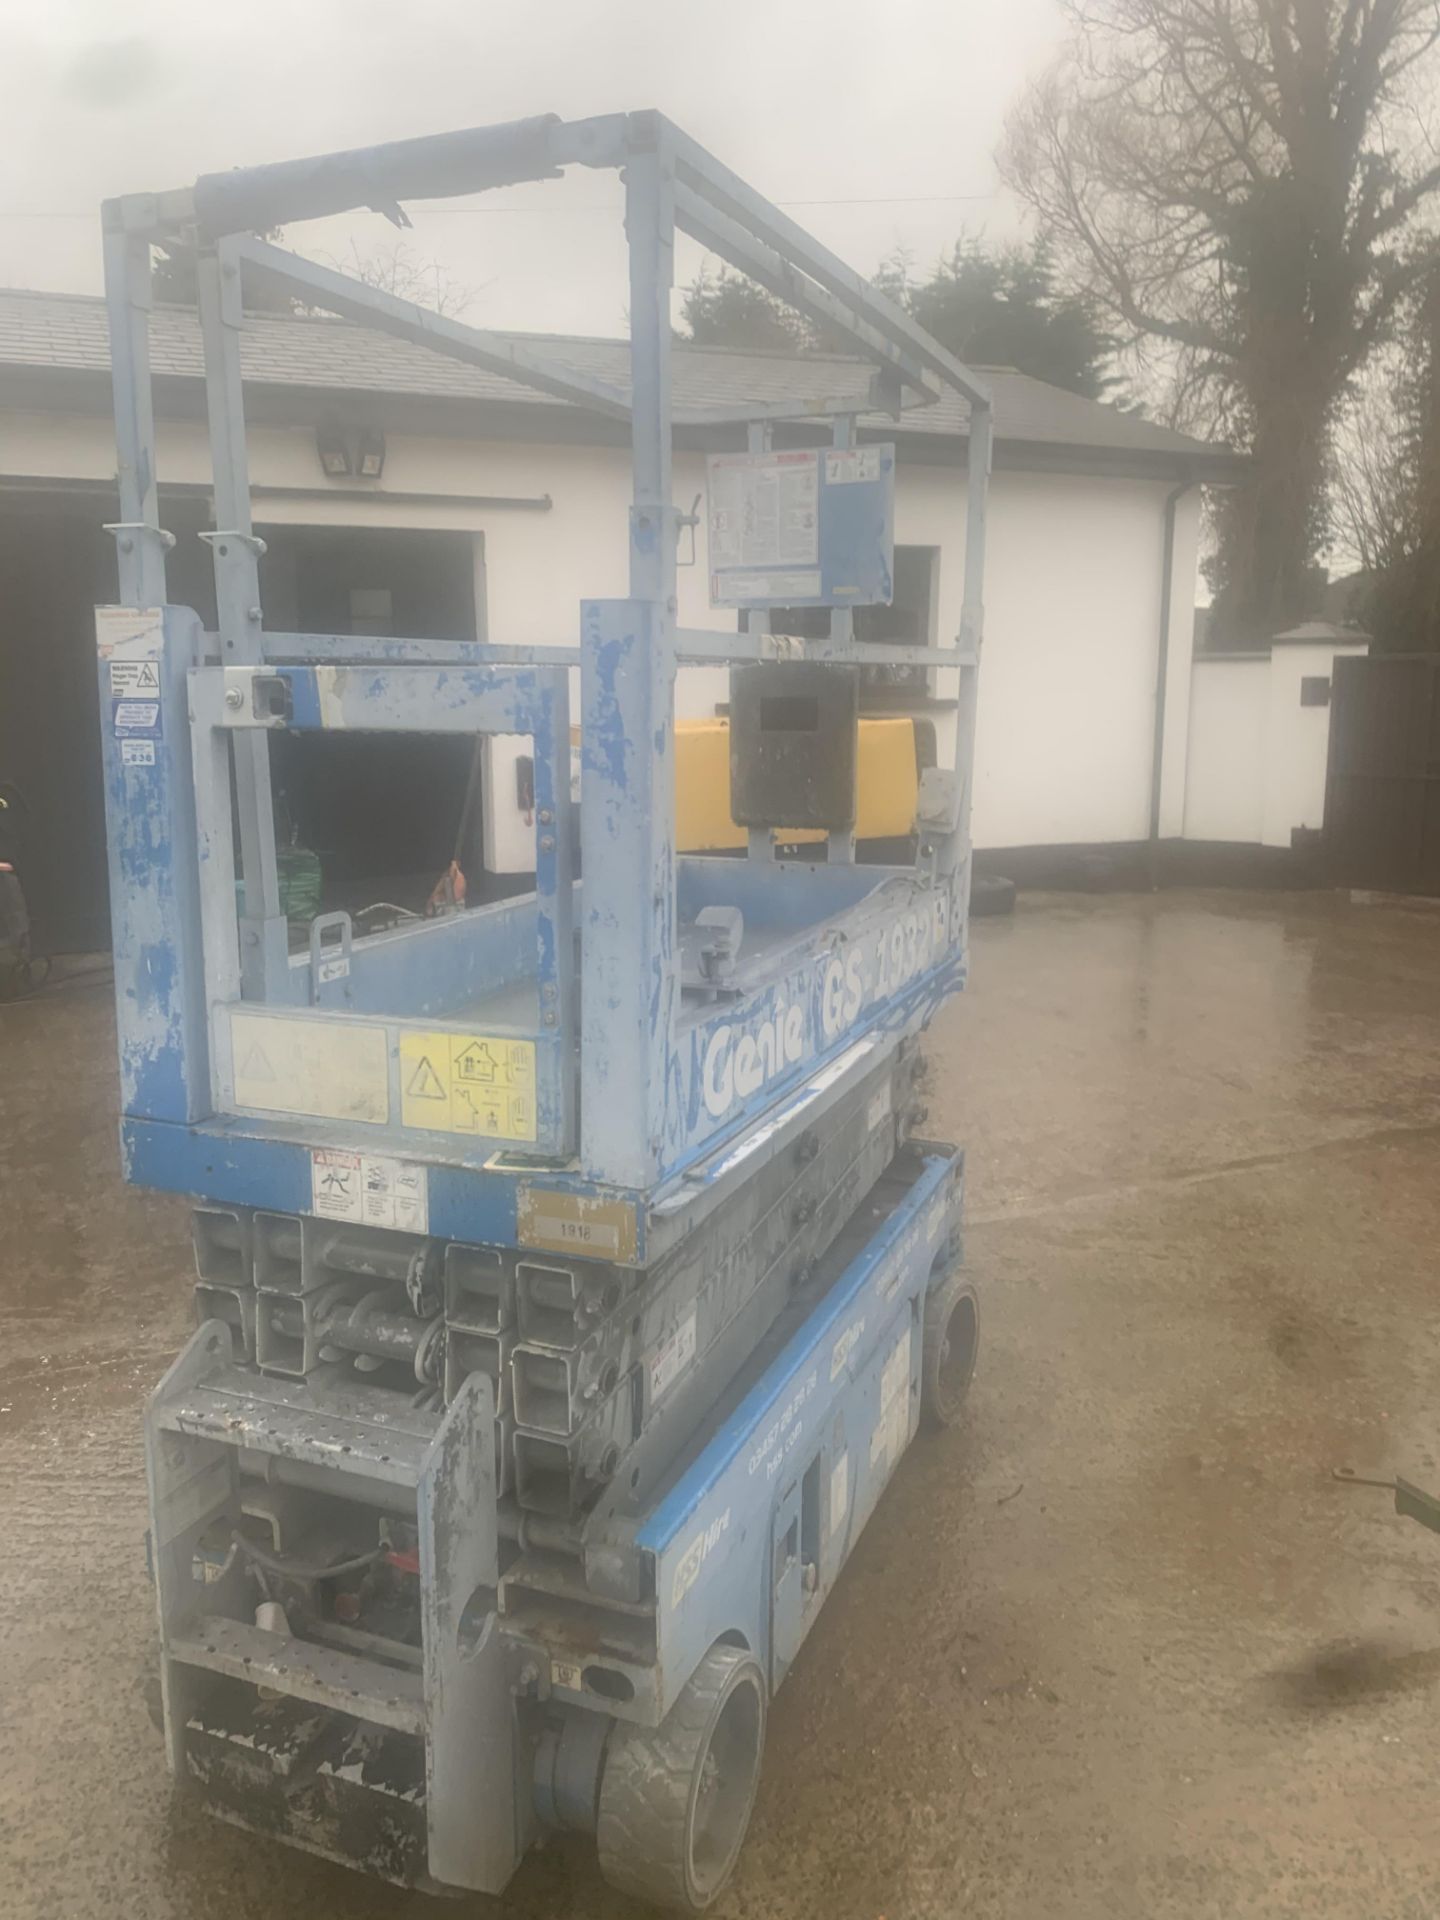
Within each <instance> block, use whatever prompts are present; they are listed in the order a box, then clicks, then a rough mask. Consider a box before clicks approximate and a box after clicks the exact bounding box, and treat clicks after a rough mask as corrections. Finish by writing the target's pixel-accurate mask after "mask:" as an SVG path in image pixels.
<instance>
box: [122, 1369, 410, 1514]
mask: <svg viewBox="0 0 1440 1920" xmlns="http://www.w3.org/2000/svg"><path fill="white" fill-rule="evenodd" d="M398 1398H399V1397H398V1396H397V1399H398ZM158 1424H159V1425H160V1427H161V1428H162V1429H166V1430H169V1431H171V1432H175V1433H184V1434H190V1435H193V1436H195V1437H197V1438H201V1439H207V1440H221V1441H224V1442H225V1444H226V1445H227V1446H232V1447H245V1448H249V1449H250V1450H252V1451H253V1452H257V1453H271V1454H277V1455H279V1456H281V1457H282V1458H286V1459H290V1460H298V1461H302V1462H305V1463H307V1464H310V1465H315V1466H323V1467H325V1468H327V1469H329V1470H330V1471H331V1472H334V1473H358V1474H363V1475H364V1476H365V1477H366V1478H367V1479H370V1480H381V1481H389V1482H392V1483H394V1484H396V1485H398V1486H405V1487H413V1486H415V1485H416V1484H417V1483H418V1481H419V1479H420V1475H421V1471H422V1469H423V1467H424V1463H425V1456H426V1454H427V1453H428V1452H429V1449H430V1444H431V1442H432V1440H433V1439H434V1437H435V1434H436V1432H437V1430H438V1428H439V1425H440V1421H439V1417H438V1415H436V1414H430V1413H421V1412H420V1411H418V1410H417V1409H415V1408H413V1407H410V1406H407V1405H405V1403H404V1402H403V1401H400V1404H399V1405H397V1407H396V1408H395V1409H394V1410H393V1411H391V1410H389V1409H382V1408H377V1407H376V1405H375V1402H374V1399H373V1397H372V1398H370V1399H369V1400H365V1399H363V1398H362V1397H361V1396H360V1395H359V1394H358V1393H354V1392H352V1391H350V1390H347V1389H345V1388H341V1387H335V1388H330V1389H328V1390H326V1389H317V1388H316V1387H314V1386H312V1385H311V1384H309V1383H306V1382H300V1381H294V1380H272V1379H269V1378H267V1377H266V1376H265V1375H263V1374H256V1373H250V1372H245V1371H242V1370H241V1369H240V1368H238V1367H218V1368H216V1369H215V1370H214V1372H212V1373H209V1374H207V1375H206V1376H205V1377H204V1379H202V1380H200V1381H196V1382H193V1383H191V1384H189V1385H186V1386H185V1387H183V1388H182V1389H181V1390H180V1391H179V1392H177V1393H176V1394H175V1395H174V1396H173V1397H172V1398H170V1399H168V1400H167V1401H166V1402H165V1403H164V1404H163V1406H162V1407H161V1408H160V1409H159V1412H158Z"/></svg>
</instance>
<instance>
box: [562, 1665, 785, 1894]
mask: <svg viewBox="0 0 1440 1920" xmlns="http://www.w3.org/2000/svg"><path fill="white" fill-rule="evenodd" d="M764 1745H765V1679H764V1675H763V1674H762V1673H761V1671H760V1667H759V1664H758V1663H757V1661H756V1660H755V1658H754V1656H753V1655H751V1654H749V1653H747V1652H745V1650H744V1649H743V1648H741V1647H728V1646H714V1647H712V1648H711V1649H710V1651H709V1653H707V1654H706V1656H705V1658H704V1659H703V1660H702V1661H701V1662H700V1664H699V1666H698V1667H697V1668H696V1669H695V1671H694V1673H693V1674H692V1675H691V1676H690V1680H689V1682H688V1683H687V1685H686V1686H685V1689H684V1691H683V1692H682V1693H681V1694H680V1696H679V1697H678V1699H677V1700H676V1701H675V1703H674V1705H673V1706H672V1707H671V1709H670V1711H669V1713H667V1714H666V1716H665V1718H664V1720H663V1721H662V1722H661V1724H660V1725H659V1726H658V1727H656V1728H654V1729H653V1730H652V1729H650V1728H647V1727H636V1726H630V1725H627V1724H625V1723H623V1722H621V1723H618V1724H617V1725H616V1727H615V1730H614V1732H613V1733H612V1734H611V1736H610V1746H609V1750H608V1752H607V1754H606V1756H605V1774H604V1778H603V1779H602V1780H601V1783H600V1814H599V1820H598V1823H597V1826H596V1831H595V1838H596V1844H597V1846H598V1848H599V1852H600V1871H601V1872H602V1873H603V1874H604V1876H605V1878H606V1879H607V1880H608V1881H609V1882H610V1884H611V1886H612V1887H616V1888H618V1889H619V1890H620V1892H622V1893H631V1894H635V1895H636V1896H638V1898H640V1899H642V1900H650V1901H653V1902H654V1903H655V1905H656V1906H661V1907H669V1908H670V1909H671V1910H672V1911H675V1912H679V1913H700V1912H703V1910H704V1909H705V1908H706V1907H708V1906H709V1905H710V1903H711V1901H712V1900H714V1899H715V1897H716V1895H717V1894H718V1893H719V1892H720V1890H721V1889H722V1887H723V1886H724V1885H725V1882H726V1881H727V1880H728V1879H729V1878H730V1874H731V1872H732V1870H733V1868H734V1866H735V1862H736V1860H737V1859H738V1858H739V1855H740V1847H741V1844H742V1842H743V1841H744V1838H745V1830H746V1828H747V1827H748V1826H749V1824H750V1813H751V1810H752V1808H753V1807H754V1805H755V1790H756V1787H757V1786H758V1784H759V1780H760V1755H761V1753H762V1751H763V1749H764Z"/></svg>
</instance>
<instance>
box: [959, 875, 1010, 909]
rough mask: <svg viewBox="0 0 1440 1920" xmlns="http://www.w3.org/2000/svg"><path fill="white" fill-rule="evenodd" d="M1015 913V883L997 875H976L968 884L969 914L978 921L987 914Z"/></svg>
mask: <svg viewBox="0 0 1440 1920" xmlns="http://www.w3.org/2000/svg"><path fill="white" fill-rule="evenodd" d="M1014 911H1015V882H1014V881H1013V880H1007V879H1006V878H1005V877H1004V875H1003V874H999V873H977V874H976V875H975V876H974V878H973V879H972V880H971V882H970V912H971V914H972V916H973V917H974V918H975V919H977V920H979V919H980V918H981V917H982V916H984V915H987V914H997V913H1013V912H1014Z"/></svg>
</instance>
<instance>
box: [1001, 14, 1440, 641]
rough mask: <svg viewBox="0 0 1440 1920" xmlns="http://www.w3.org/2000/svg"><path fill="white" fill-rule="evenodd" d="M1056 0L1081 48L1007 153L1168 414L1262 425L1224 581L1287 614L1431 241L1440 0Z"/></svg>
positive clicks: (1010, 134) (1260, 621) (1018, 120)
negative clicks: (1378, 362) (1340, 424)
mask: <svg viewBox="0 0 1440 1920" xmlns="http://www.w3.org/2000/svg"><path fill="white" fill-rule="evenodd" d="M1062 5H1063V6H1064V7H1065V10H1066V12H1067V14H1068V15H1069V19H1070V24H1071V28H1072V33H1071V40H1070V43H1069V46H1068V49H1067V51H1066V53H1065V54H1064V56H1063V57H1062V60H1061V62H1060V64H1059V65H1058V66H1057V67H1056V68H1055V69H1054V70H1052V72H1051V73H1050V74H1049V75H1048V76H1047V77H1046V78H1045V79H1043V80H1042V81H1040V82H1039V83H1038V84H1036V85H1035V86H1034V87H1032V88H1031V90H1030V91H1029V93H1028V94H1027V96H1026V97H1025V99H1024V100H1023V102H1022V103H1021V105H1020V107H1019V108H1018V109H1017V111H1016V112H1015V114H1014V115H1013V116H1012V119H1011V122H1010V125H1009V128H1008V129H1007V136H1006V143H1005V148H1004V152H1003V155H1002V167H1003V170H1004V172H1005V175H1006V178H1007V179H1008V180H1009V181H1010V183H1011V184H1012V185H1013V186H1014V187H1015V188H1016V189H1017V191H1018V192H1019V193H1020V194H1021V195H1023V197H1024V198H1025V199H1026V200H1028V201H1029V203H1030V204H1031V205H1032V206H1033V207H1034V208H1035V209H1036V211H1037V213H1038V214H1039V216H1040V220H1041V223H1042V226H1043V229H1044V231H1045V232H1046V233H1047V234H1049V235H1050V236H1051V238H1052V241H1053V243H1054V245H1055V246H1056V249H1057V256H1058V259H1059V262H1060V264H1061V266H1062V268H1063V270H1064V271H1065V272H1066V273H1067V275H1068V276H1069V278H1070V280H1071V283H1072V284H1073V285H1074V286H1075V287H1076V289H1077V290H1078V291H1079V292H1080V293H1081V294H1082V295H1084V296H1085V297H1087V298H1088V299H1089V300H1091V301H1092V302H1093V303H1094V304H1095V306H1096V308H1097V310H1098V312H1099V313H1100V314H1101V315H1102V317H1103V318H1104V320H1105V321H1106V322H1107V323H1108V324H1109V325H1110V327H1111V328H1112V330H1113V331H1114V332H1115V333H1116V334H1117V335H1119V336H1120V337H1121V338H1122V339H1123V340H1124V341H1126V342H1127V343H1128V344H1129V346H1130V348H1131V350H1132V353H1133V355H1134V356H1135V358H1136V359H1137V361H1138V363H1139V371H1140V376H1141V378H1142V380H1143V379H1144V378H1145V377H1146V376H1147V375H1148V377H1149V378H1150V379H1151V381H1152V382H1153V381H1156V380H1160V379H1163V382H1164V384H1165V386H1166V388H1167V394H1168V400H1169V409H1168V410H1169V412H1170V415H1171V417H1172V418H1174V419H1176V420H1177V421H1178V422H1179V423H1181V424H1185V425H1190V426H1197V425H1198V426H1204V427H1206V428H1208V429H1210V430H1219V431H1222V432H1225V433H1227V434H1229V435H1230V436H1231V437H1233V438H1235V439H1237V440H1238V441H1240V443H1241V444H1243V445H1245V446H1247V447H1248V448H1249V450H1250V452H1251V454H1252V455H1253V466H1252V469H1251V473H1250V475H1249V478H1248V479H1247V480H1246V482H1245V483H1244V484H1243V485H1241V486H1240V487H1238V488H1237V489H1235V490H1234V491H1233V492H1232V493H1231V494H1230V495H1229V496H1228V498H1227V500H1226V501H1225V502H1224V503H1223V505H1222V508H1221V513H1220V535H1221V538H1220V548H1219V556H1218V567H1217V574H1218V578H1217V581H1216V584H1217V587H1218V589H1219V591H1218V594H1217V599H1218V600H1219V603H1220V606H1221V608H1222V610H1223V617H1224V618H1225V620H1226V624H1227V627H1228V628H1229V629H1230V631H1231V632H1233V633H1235V634H1237V635H1239V636H1260V635H1264V634H1266V633H1270V632H1274V631H1275V630H1276V628H1277V627H1278V626H1279V625H1281V624H1282V623H1283V622H1285V621H1286V620H1288V619H1290V618H1292V617H1294V616H1295V615H1297V614H1300V613H1303V612H1304V611H1306V606H1307V600H1308V598H1309V595H1310V593H1311V592H1312V590H1313V583H1314V579H1315V573H1314V566H1313V563H1314V559H1315V555H1316V552H1317V550H1318V549H1319V547H1320V545H1321V544H1322V542H1323V539H1324V534H1325V527H1326V509H1327V482H1328V479H1329V475H1330V470H1331V450H1332V449H1331V433H1332V427H1333V424H1334V420H1335V414H1336V408H1337V406H1338V404H1339V403H1340V400H1341V397H1342V395H1343V394H1344V393H1345V391H1346V388H1347V383H1348V382H1350V381H1351V380H1352V379H1353V377H1354V376H1355V375H1356V374H1357V372H1358V371H1359V370H1360V369H1361V368H1362V367H1364V365H1365V364H1366V362H1367V361H1368V359H1369V357H1370V355H1371V354H1372V353H1373V351H1374V350H1375V349H1376V347H1377V346H1378V345H1379V344H1380V343H1381V342H1382V341H1384V340H1385V339H1386V338H1387V337H1388V336H1389V334H1390V332H1391V330H1392V327H1393V323H1394V319H1395V315H1396V312H1397V308H1398V307H1399V305H1400V303H1401V302H1402V301H1403V300H1404V298H1405V296H1406V294H1407V293H1408V292H1409V291H1410V290H1411V289H1412V288H1413V287H1414V286H1416V285H1417V284H1418V282H1419V281H1420V279H1421V278H1422V277H1423V276H1424V275H1425V274H1426V272H1427V271H1428V269H1429V266H1430V264H1431V263H1432V262H1433V261H1434V260H1435V259H1436V258H1437V255H1440V249H1437V245H1436V242H1435V239H1434V236H1433V235H1430V234H1427V233H1425V232H1424V231H1423V230H1422V222H1423V218H1424V215H1425V213H1426V212H1427V208H1428V203H1429V199H1430V196H1431V195H1432V194H1433V193H1434V192H1435V191H1436V189H1437V188H1440V149H1437V147H1436V145H1435V144H1434V143H1433V142H1432V141H1431V139H1430V137H1429V133H1430V130H1429V128H1428V126H1427V124H1426V114H1427V111H1428V110H1429V109H1431V108H1432V107H1433V105H1434V100H1433V84H1432V83H1433V81H1434V79H1435V74H1436V60H1435V57H1434V56H1435V53H1436V49H1437V44H1440V4H1437V0H1062ZM1427 88H1429V89H1430V90H1429V91H1427ZM1132 377H1133V376H1132Z"/></svg>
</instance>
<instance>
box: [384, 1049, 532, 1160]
mask: <svg viewBox="0 0 1440 1920" xmlns="http://www.w3.org/2000/svg"><path fill="white" fill-rule="evenodd" d="M400 1119H401V1123H402V1125H404V1126H407V1127H425V1128H428V1129H429V1130H430V1131H431V1132H433V1133H474V1134H484V1135H486V1136H487V1137H488V1138H491V1139H495V1140H533V1139H534V1138H535V1042H534V1041H533V1040H510V1039H506V1038H504V1037H503V1036H500V1035H496V1034H484V1033H442V1032H430V1033H408V1032H407V1033H402V1034H401V1036H400Z"/></svg>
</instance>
